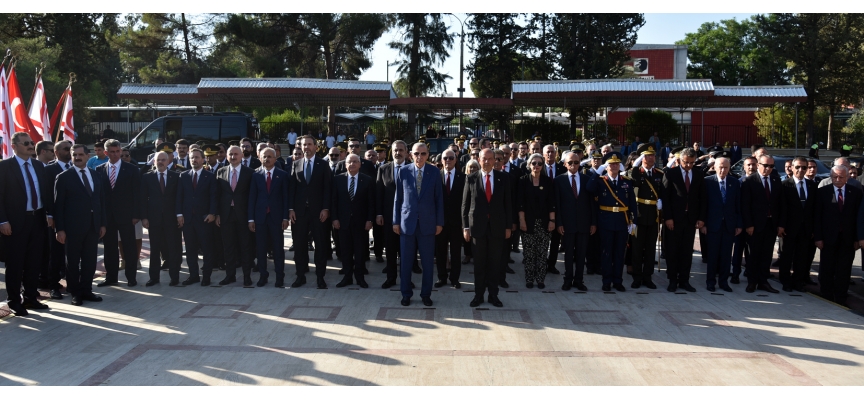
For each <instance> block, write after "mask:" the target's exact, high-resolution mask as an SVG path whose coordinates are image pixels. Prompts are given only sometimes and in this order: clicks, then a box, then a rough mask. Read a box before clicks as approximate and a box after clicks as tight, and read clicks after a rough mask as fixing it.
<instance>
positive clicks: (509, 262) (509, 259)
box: [507, 258, 516, 274]
mask: <svg viewBox="0 0 864 400" xmlns="http://www.w3.org/2000/svg"><path fill="white" fill-rule="evenodd" d="M515 263H516V260H514V259H512V258H508V259H507V264H515ZM507 268H510V267H507ZM514 274H515V272H514Z"/></svg>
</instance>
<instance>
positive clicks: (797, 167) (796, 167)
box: [792, 165, 807, 169]
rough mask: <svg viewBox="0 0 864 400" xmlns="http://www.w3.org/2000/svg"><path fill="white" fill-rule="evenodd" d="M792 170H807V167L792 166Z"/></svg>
mask: <svg viewBox="0 0 864 400" xmlns="http://www.w3.org/2000/svg"><path fill="white" fill-rule="evenodd" d="M792 168H795V169H807V167H803V166H800V165H796V166H794V167H792Z"/></svg>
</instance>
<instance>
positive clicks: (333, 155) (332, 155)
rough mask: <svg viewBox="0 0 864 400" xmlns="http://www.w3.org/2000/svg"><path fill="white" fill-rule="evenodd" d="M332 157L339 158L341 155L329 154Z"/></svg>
mask: <svg viewBox="0 0 864 400" xmlns="http://www.w3.org/2000/svg"><path fill="white" fill-rule="evenodd" d="M328 155H329V156H330V157H339V153H330V154H328Z"/></svg>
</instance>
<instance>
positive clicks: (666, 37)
mask: <svg viewBox="0 0 864 400" xmlns="http://www.w3.org/2000/svg"><path fill="white" fill-rule="evenodd" d="M751 15H753V14H645V25H644V26H643V27H642V29H640V30H639V32H638V39H637V40H636V42H637V43H642V44H674V43H675V41H677V40H681V39H684V35H685V34H687V33H690V32H695V31H696V30H697V29H699V26H701V25H702V24H703V23H705V22H710V21H714V22H718V21H721V20H724V19H732V18H735V19H737V20H739V21H740V20H743V19H746V18H749V17H750V16H751ZM456 16H457V17H459V18H460V19H462V21H465V18H466V15H465V14H458V13H457V14H456ZM445 19H449V20H450V32H451V33H459V32H460V25H459V21H458V20H457V19H456V18H454V17H452V16H445ZM397 35H399V32H396V31H389V32H386V33H384V35H383V36H382V37H381V38H380V39H378V42H376V43H375V47H374V48H373V50H372V63H373V64H372V68H369V69H368V70H366V71H365V72H364V73H363V74H362V75H360V80H364V81H380V82H386V81H387V78H388V71H387V67H386V65H387V62H388V61H389V62H390V63H392V62H393V61H394V60H396V59H398V58H399V57H398V55H399V54H398V53H397V52H396V51H395V50H393V49H391V48H390V47H389V46H388V45H387V43H389V42H391V41H393V39H394V38H396V37H397ZM472 58H473V54H471V51H470V50H469V48H468V44H467V43H466V44H465V64H468V63H469V62H470V60H471V59H472ZM438 70H439V71H441V72H443V73H446V74H448V75H450V76H451V77H453V78H452V79H450V80H449V81H448V82H447V93H449V95H450V96H453V97H457V96H458V95H459V93H458V92H457V91H456V89H457V88H458V87H459V38H458V37H456V38H454V40H453V48H452V49H451V50H450V56H449V57H448V58H447V61H445V62H444V65H443V66H441V67H438ZM395 75H396V67H390V71H389V80H390V81H391V82H392V81H394V80H395V79H396V77H395ZM464 75H465V83H464V85H465V97H474V94H473V93H471V86H470V82H469V80H468V74H467V73H465V74H464Z"/></svg>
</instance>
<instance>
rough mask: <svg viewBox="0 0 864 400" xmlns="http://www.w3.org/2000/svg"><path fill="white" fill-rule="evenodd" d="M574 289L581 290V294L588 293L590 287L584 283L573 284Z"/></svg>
mask: <svg viewBox="0 0 864 400" xmlns="http://www.w3.org/2000/svg"><path fill="white" fill-rule="evenodd" d="M573 287H575V288H576V290H579V291H581V292H587V291H588V287H587V286H585V284H584V283H576V284H573Z"/></svg>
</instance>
